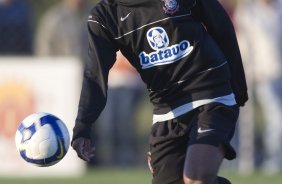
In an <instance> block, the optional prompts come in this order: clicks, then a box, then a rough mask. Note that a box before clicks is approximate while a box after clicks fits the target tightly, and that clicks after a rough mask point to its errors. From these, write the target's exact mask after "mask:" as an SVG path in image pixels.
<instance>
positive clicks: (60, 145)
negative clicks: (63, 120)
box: [56, 138, 65, 159]
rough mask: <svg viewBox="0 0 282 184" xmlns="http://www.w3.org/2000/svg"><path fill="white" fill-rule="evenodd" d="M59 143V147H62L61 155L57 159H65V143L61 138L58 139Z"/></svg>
mask: <svg viewBox="0 0 282 184" xmlns="http://www.w3.org/2000/svg"><path fill="white" fill-rule="evenodd" d="M58 142H59V147H60V154H59V155H58V156H56V157H57V159H62V158H63V157H64V155H65V154H64V148H63V143H62V141H61V139H60V138H58Z"/></svg>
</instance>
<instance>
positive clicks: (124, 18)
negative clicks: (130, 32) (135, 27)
mask: <svg viewBox="0 0 282 184" xmlns="http://www.w3.org/2000/svg"><path fill="white" fill-rule="evenodd" d="M130 14H131V12H130V13H128V14H127V15H126V16H125V17H120V20H121V21H122V22H123V21H125V20H126V19H127V18H128V16H129V15H130Z"/></svg>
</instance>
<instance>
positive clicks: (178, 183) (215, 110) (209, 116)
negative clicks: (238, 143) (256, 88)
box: [149, 103, 239, 184]
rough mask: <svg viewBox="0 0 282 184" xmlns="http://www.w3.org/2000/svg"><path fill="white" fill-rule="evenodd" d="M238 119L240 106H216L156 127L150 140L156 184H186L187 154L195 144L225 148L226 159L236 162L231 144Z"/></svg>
mask: <svg viewBox="0 0 282 184" xmlns="http://www.w3.org/2000/svg"><path fill="white" fill-rule="evenodd" d="M238 115H239V107H238V106H226V105H223V104H221V103H212V104H207V105H203V106H201V107H199V108H197V109H194V110H193V111H191V112H189V113H186V114H184V115H182V116H179V117H177V118H175V119H172V120H168V121H164V122H157V123H155V124H154V125H153V127H152V130H151V135H150V140H149V142H150V152H151V161H150V164H151V167H152V169H153V172H154V173H153V184H183V168H184V161H185V156H186V150H187V148H188V146H189V145H192V144H208V145H213V146H216V147H219V146H220V145H223V146H224V148H225V158H227V159H229V160H232V159H234V158H236V152H235V150H234V149H233V148H232V146H231V145H230V140H231V138H232V137H233V135H234V131H235V126H236V121H237V119H238Z"/></svg>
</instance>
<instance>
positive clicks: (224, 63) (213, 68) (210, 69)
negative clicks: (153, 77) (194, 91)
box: [148, 61, 227, 92]
mask: <svg viewBox="0 0 282 184" xmlns="http://www.w3.org/2000/svg"><path fill="white" fill-rule="evenodd" d="M226 64H227V61H225V62H223V63H222V64H220V65H218V66H215V67H212V68H208V69H207V70H204V71H201V72H198V73H196V74H194V75H198V74H202V73H205V72H209V71H212V70H215V69H217V68H220V67H222V66H224V65H226ZM187 80H188V79H184V80H181V81H178V82H176V83H174V84H172V85H171V86H174V85H176V84H181V83H183V82H185V81H187ZM171 86H170V87H168V88H164V89H161V90H152V89H148V90H149V91H150V92H157V91H165V90H168V89H170V88H171Z"/></svg>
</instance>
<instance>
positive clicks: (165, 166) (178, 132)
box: [150, 120, 188, 184]
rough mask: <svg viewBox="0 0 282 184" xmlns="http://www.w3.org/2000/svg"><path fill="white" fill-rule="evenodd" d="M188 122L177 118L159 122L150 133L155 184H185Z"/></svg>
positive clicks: (151, 161) (151, 162)
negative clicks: (179, 120) (184, 172)
mask: <svg viewBox="0 0 282 184" xmlns="http://www.w3.org/2000/svg"><path fill="white" fill-rule="evenodd" d="M187 131H188V126H187V123H186V124H185V123H180V122H178V121H177V120H170V121H165V122H158V123H156V124H154V126H153V127H152V131H151V135H150V152H151V160H150V164H151V167H152V170H153V181H152V182H153V184H170V183H173V184H183V183H184V182H183V169H184V161H185V156H186V150H187V145H188V135H187V134H188V133H187Z"/></svg>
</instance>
